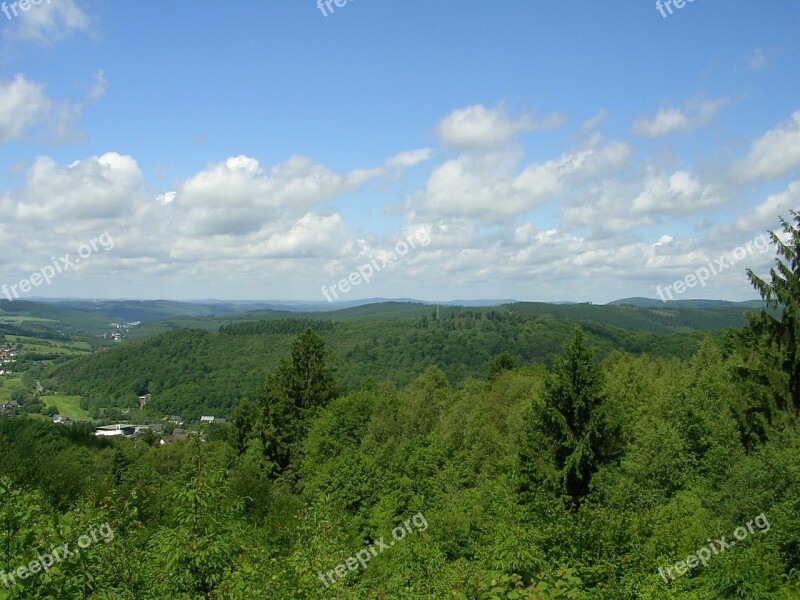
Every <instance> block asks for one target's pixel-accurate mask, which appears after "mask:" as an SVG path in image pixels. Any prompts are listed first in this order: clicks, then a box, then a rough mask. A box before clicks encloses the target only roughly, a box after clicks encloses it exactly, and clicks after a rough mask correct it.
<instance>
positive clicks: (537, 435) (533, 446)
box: [521, 328, 617, 504]
mask: <svg viewBox="0 0 800 600" xmlns="http://www.w3.org/2000/svg"><path fill="white" fill-rule="evenodd" d="M603 386H604V382H603V376H602V372H601V371H600V369H599V367H597V366H596V365H595V364H594V352H593V351H591V350H590V349H589V348H588V346H587V345H586V336H585V335H584V333H583V331H582V330H581V329H580V328H577V329H576V330H575V333H574V334H573V336H572V338H571V339H570V340H569V341H568V342H567V344H566V346H565V356H564V358H558V359H556V363H555V368H554V372H553V374H552V375H551V376H550V377H548V378H547V381H546V383H545V395H544V404H543V407H542V409H541V417H540V424H538V423H537V422H536V421H532V422H531V427H530V431H529V434H528V439H527V443H526V446H525V447H524V448H523V451H522V456H521V461H522V463H523V468H524V469H525V470H524V474H525V477H526V479H527V481H526V483H527V487H528V488H530V487H532V486H533V485H534V484H535V482H536V481H537V480H539V481H542V478H541V477H540V476H538V474H537V473H536V469H535V460H536V459H535V456H534V453H542V452H544V453H546V454H547V455H548V458H549V459H550V460H551V461H552V465H553V469H554V470H555V473H556V477H557V485H558V488H559V491H560V492H561V493H563V494H564V495H565V496H566V497H567V499H568V500H569V501H570V502H572V503H573V504H575V503H578V502H580V500H581V499H582V498H583V497H585V496H586V495H587V494H588V493H589V484H590V482H591V478H592V475H593V474H594V473H595V472H596V471H597V470H598V468H599V467H600V465H602V464H604V463H605V462H607V461H608V460H610V459H611V458H612V457H613V456H614V455H615V453H616V446H617V444H616V432H615V431H614V430H613V429H612V428H611V427H610V426H609V422H608V420H607V417H606V414H605V411H604V409H605V406H604V402H605V392H604V390H603Z"/></svg>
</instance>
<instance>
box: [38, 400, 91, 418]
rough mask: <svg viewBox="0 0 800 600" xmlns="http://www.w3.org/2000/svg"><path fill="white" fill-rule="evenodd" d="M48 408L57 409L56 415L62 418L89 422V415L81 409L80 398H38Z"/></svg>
mask: <svg viewBox="0 0 800 600" xmlns="http://www.w3.org/2000/svg"><path fill="white" fill-rule="evenodd" d="M39 398H40V399H41V401H42V402H44V403H45V404H46V405H47V407H48V408H50V407H54V408H57V409H58V414H60V415H61V416H62V417H66V418H68V419H72V420H74V421H91V418H90V417H89V413H88V412H86V411H85V410H83V409H82V408H81V397H80V396H62V395H56V396H39Z"/></svg>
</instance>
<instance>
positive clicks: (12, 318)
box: [0, 314, 58, 324]
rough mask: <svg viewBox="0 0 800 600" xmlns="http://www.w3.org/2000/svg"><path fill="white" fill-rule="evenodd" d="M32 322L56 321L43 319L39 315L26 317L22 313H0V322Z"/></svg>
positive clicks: (54, 321)
mask: <svg viewBox="0 0 800 600" xmlns="http://www.w3.org/2000/svg"><path fill="white" fill-rule="evenodd" d="M26 321H28V322H34V323H58V321H56V320H55V319H43V318H41V317H27V316H24V315H4V314H0V323H12V324H16V323H25V322H26Z"/></svg>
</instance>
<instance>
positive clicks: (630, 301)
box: [606, 297, 765, 310]
mask: <svg viewBox="0 0 800 600" xmlns="http://www.w3.org/2000/svg"><path fill="white" fill-rule="evenodd" d="M615 305H616V306H618V305H626V306H642V307H655V308H658V307H676V308H730V307H735V308H739V307H741V308H744V309H747V310H758V309H760V308H763V307H764V306H765V304H764V302H762V301H761V300H746V301H744V302H729V301H728V300H667V301H666V302H664V301H663V300H659V299H657V298H640V297H637V298H623V299H622V300H614V301H613V302H609V303H608V304H607V305H606V306H615Z"/></svg>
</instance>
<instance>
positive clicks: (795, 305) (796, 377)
mask: <svg viewBox="0 0 800 600" xmlns="http://www.w3.org/2000/svg"><path fill="white" fill-rule="evenodd" d="M791 215H792V217H793V218H794V220H795V221H796V226H793V225H792V224H791V223H789V222H788V221H786V220H785V219H783V218H782V217H781V219H780V221H781V225H782V227H783V232H784V234H786V235H787V236H788V238H789V239H788V242H787V243H784V242H783V241H782V240H781V238H780V237H778V235H777V234H776V233H775V232H773V231H770V232H769V236H770V238H771V239H772V243H773V244H774V245H775V246H777V251H778V257H776V259H775V267H773V268H772V269H770V278H771V282H770V283H767V282H766V281H764V280H763V279H761V278H760V277H758V276H757V275H756V274H755V273H753V271H752V270H751V269H747V278H748V279H749V280H750V283H751V284H752V285H753V287H754V288H755V289H756V291H758V293H759V295H760V296H761V298H762V299H763V300H764V301H765V302H766V303H767V307H768V308H770V309H773V310H775V311H778V310H779V311H780V318H775V317H773V316H772V315H770V314H769V312H767V310H762V311H761V314H760V315H758V316H756V315H754V314H750V315H748V316H749V317H750V322H751V327H752V328H753V330H754V331H756V332H758V333H761V334H762V335H763V336H764V337H765V338H766V339H767V340H769V341H770V342H771V343H772V344H774V346H775V347H776V349H777V351H778V353H779V355H780V360H781V368H782V370H783V371H784V373H786V375H787V377H788V387H789V397H790V398H791V403H792V407H793V408H794V410H795V412H798V411H800V349H799V348H798V343H800V212H798V211H791Z"/></svg>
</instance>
